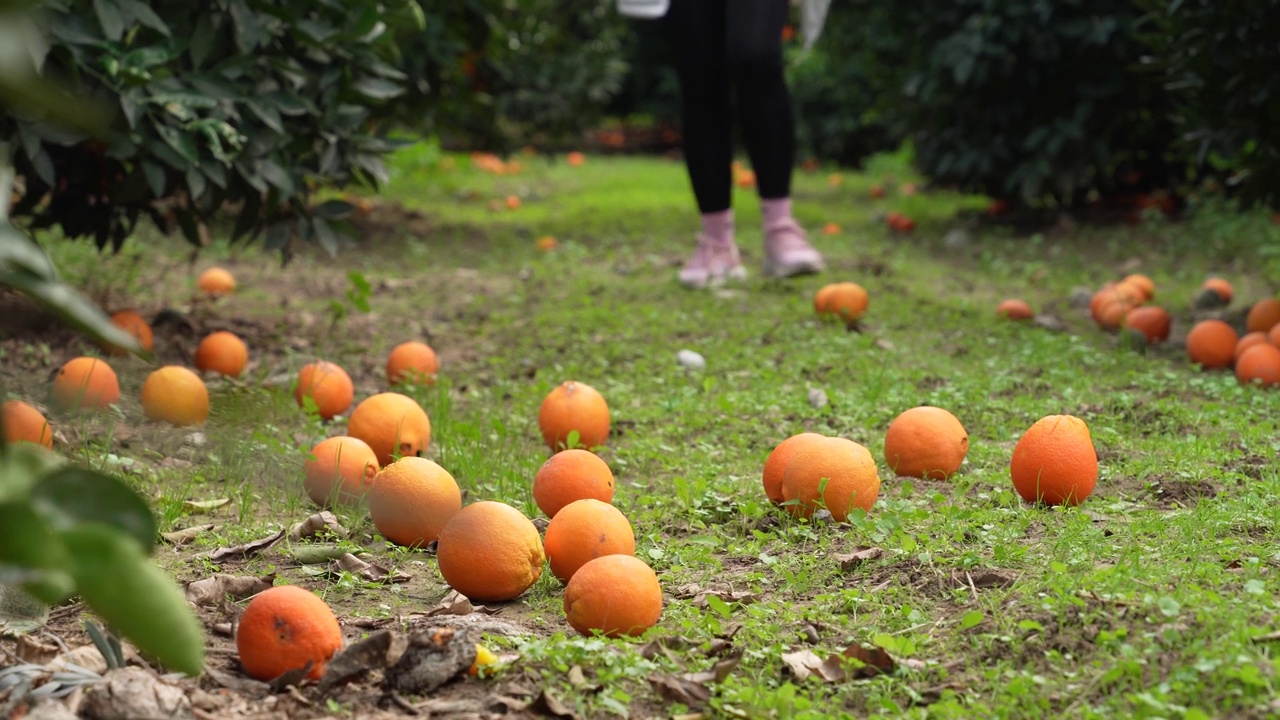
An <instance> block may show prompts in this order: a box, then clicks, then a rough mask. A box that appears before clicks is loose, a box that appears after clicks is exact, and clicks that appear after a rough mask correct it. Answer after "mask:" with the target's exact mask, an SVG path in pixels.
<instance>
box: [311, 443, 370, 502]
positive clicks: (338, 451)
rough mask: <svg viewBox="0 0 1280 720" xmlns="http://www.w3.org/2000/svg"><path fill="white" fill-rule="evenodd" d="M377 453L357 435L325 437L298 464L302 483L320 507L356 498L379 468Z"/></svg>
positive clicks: (368, 484) (312, 500) (354, 500)
mask: <svg viewBox="0 0 1280 720" xmlns="http://www.w3.org/2000/svg"><path fill="white" fill-rule="evenodd" d="M379 469H380V468H379V465H378V457H377V456H376V455H374V454H373V450H372V449H371V448H370V447H369V444H368V443H366V442H365V441H363V440H361V439H360V438H353V437H348V436H346V435H338V436H336V437H331V438H325V439H324V440H321V441H320V442H319V443H318V444H317V445H316V446H315V447H313V448H311V454H310V455H308V456H307V459H306V461H305V462H304V463H303V464H302V473H303V477H302V487H303V488H304V489H305V490H306V491H307V497H309V498H311V502H314V503H315V504H317V505H319V506H320V507H329V505H330V504H332V503H335V502H336V503H342V504H351V503H356V502H359V501H360V498H362V497H364V495H365V493H366V492H367V491H368V489H369V486H370V485H371V484H373V478H374V476H375V475H377V474H378V470H379Z"/></svg>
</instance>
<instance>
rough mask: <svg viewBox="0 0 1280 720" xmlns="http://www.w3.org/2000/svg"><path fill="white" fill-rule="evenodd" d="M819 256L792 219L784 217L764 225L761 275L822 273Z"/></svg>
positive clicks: (782, 275)
mask: <svg viewBox="0 0 1280 720" xmlns="http://www.w3.org/2000/svg"><path fill="white" fill-rule="evenodd" d="M823 267H824V266H823V263H822V255H821V254H820V253H819V252H818V251H817V250H815V249H814V247H813V246H812V245H810V244H809V241H808V240H807V239H806V238H805V234H804V230H803V229H801V227H800V225H799V224H797V223H796V221H795V220H793V219H791V218H787V219H786V220H784V221H782V222H779V223H777V224H775V225H772V226H770V227H768V228H765V233H764V275H765V277H772V278H784V277H792V276H795V275H811V274H813V273H817V272H822V269H823Z"/></svg>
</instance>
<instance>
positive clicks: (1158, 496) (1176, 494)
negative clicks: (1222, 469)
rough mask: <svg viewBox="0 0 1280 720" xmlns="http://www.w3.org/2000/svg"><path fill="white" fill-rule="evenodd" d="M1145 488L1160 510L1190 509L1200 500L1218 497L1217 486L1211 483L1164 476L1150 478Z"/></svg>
mask: <svg viewBox="0 0 1280 720" xmlns="http://www.w3.org/2000/svg"><path fill="white" fill-rule="evenodd" d="M1147 488H1148V496H1149V497H1150V498H1151V500H1152V501H1153V502H1154V503H1155V504H1156V505H1157V506H1159V507H1162V508H1174V507H1192V506H1194V505H1196V504H1197V503H1199V502H1200V501H1201V500H1211V499H1213V498H1215V497H1217V496H1218V486H1217V485H1214V484H1213V483H1212V482H1209V481H1203V482H1197V481H1195V480H1178V479H1175V478H1170V477H1167V476H1164V475H1156V476H1154V477H1152V478H1151V480H1150V483H1149V484H1148V486H1147Z"/></svg>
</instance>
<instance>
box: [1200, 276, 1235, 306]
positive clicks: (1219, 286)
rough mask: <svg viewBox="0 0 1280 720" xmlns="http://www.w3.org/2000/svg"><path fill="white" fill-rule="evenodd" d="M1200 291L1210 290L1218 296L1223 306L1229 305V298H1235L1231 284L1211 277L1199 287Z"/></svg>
mask: <svg viewBox="0 0 1280 720" xmlns="http://www.w3.org/2000/svg"><path fill="white" fill-rule="evenodd" d="M1200 289H1201V290H1212V291H1213V292H1215V293H1217V294H1218V298H1219V299H1221V301H1222V304H1223V305H1229V304H1230V303H1231V298H1232V297H1234V296H1235V290H1234V289H1232V287H1231V283H1229V282H1227V281H1226V280H1224V279H1222V278H1220V277H1211V278H1209V279H1208V280H1205V281H1204V282H1203V283H1201V285H1200Z"/></svg>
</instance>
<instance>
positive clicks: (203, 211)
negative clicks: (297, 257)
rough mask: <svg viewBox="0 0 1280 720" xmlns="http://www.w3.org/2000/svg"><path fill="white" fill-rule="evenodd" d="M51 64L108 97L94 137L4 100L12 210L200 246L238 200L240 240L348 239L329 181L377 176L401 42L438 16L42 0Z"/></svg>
mask: <svg viewBox="0 0 1280 720" xmlns="http://www.w3.org/2000/svg"><path fill="white" fill-rule="evenodd" d="M35 5H36V7H37V8H38V9H39V10H41V11H42V14H43V16H44V17H45V18H47V19H48V30H49V34H50V39H49V45H48V48H47V52H46V53H44V54H43V55H42V56H38V57H37V60H38V65H39V72H40V75H41V76H42V77H44V78H46V79H54V78H56V79H58V80H59V81H61V83H62V85H63V86H64V87H65V88H66V92H67V94H68V95H69V96H71V97H74V98H76V99H77V100H78V101H79V102H82V103H84V104H86V105H97V106H99V107H105V108H107V109H108V110H109V111H110V112H111V113H112V114H113V116H114V120H113V122H111V123H110V130H109V131H108V132H107V133H105V134H101V135H98V136H96V137H94V136H90V134H88V133H87V132H82V131H78V130H75V129H68V128H67V126H65V125H57V124H54V123H50V122H47V121H46V119H45V118H44V117H43V116H42V115H40V114H38V113H33V112H29V111H27V110H25V109H21V108H19V107H18V106H14V107H3V108H0V143H7V144H8V145H9V147H10V153H11V160H12V164H13V167H14V169H15V171H16V173H17V176H18V177H19V178H20V183H19V187H18V194H19V196H20V197H19V199H18V201H17V202H16V203H15V205H14V207H13V215H14V216H15V217H18V218H24V217H25V218H27V220H26V222H28V223H29V226H30V227H32V228H41V227H49V226H57V227H59V228H60V229H61V230H62V232H63V234H65V235H66V236H69V237H82V236H89V237H92V238H93V239H94V241H95V242H96V243H97V244H98V246H99V247H100V248H101V247H108V246H110V247H114V248H119V247H120V245H121V244H122V243H123V242H124V241H125V239H126V238H127V237H128V236H129V235H130V233H131V232H132V230H133V228H134V226H135V224H136V223H137V222H138V220H139V218H141V217H142V216H148V217H150V218H152V219H153V220H154V221H155V222H156V224H157V225H159V226H160V227H161V228H163V229H164V230H166V231H169V230H172V229H178V230H180V231H181V232H182V234H183V235H184V236H185V237H186V238H187V239H188V240H190V241H191V242H193V243H196V244H200V243H201V242H202V237H203V235H204V231H203V229H202V227H203V224H204V223H205V222H206V221H207V220H208V219H209V218H210V217H211V216H212V215H213V214H214V213H215V212H217V211H218V210H220V209H222V208H223V207H226V206H231V207H235V208H236V209H237V210H236V211H237V216H236V221H235V225H234V229H233V231H232V236H233V238H235V239H240V238H246V237H256V236H259V235H260V234H261V235H263V236H265V242H266V245H267V247H268V248H271V249H275V250H280V251H282V252H284V253H285V254H286V255H287V254H288V251H289V247H290V244H291V243H292V241H293V240H294V238H301V239H302V240H314V241H318V242H319V243H320V244H321V245H323V246H324V247H326V248H327V249H329V250H331V251H332V250H335V249H336V248H337V245H338V240H339V236H340V234H341V232H342V221H343V219H344V218H345V216H346V214H347V213H349V212H350V211H351V208H350V207H348V206H347V205H346V204H345V203H338V202H331V203H325V204H323V205H321V206H319V207H318V208H316V209H315V211H313V210H312V208H311V202H310V196H311V193H312V191H313V189H314V188H315V187H316V186H318V185H319V184H321V183H333V184H337V185H342V184H345V183H349V182H364V183H370V184H376V183H378V182H379V181H381V180H382V179H383V178H384V177H385V170H384V168H383V165H382V161H381V155H382V154H383V153H385V152H387V151H388V150H389V149H391V148H392V147H394V145H393V143H392V142H390V141H389V140H388V139H387V137H385V132H384V131H383V130H382V129H381V128H382V127H384V126H382V125H380V123H379V120H380V119H381V118H383V117H385V116H386V115H387V114H388V113H389V112H390V109H391V106H390V101H392V100H393V99H394V98H397V97H398V96H400V95H402V94H403V93H404V90H405V84H406V81H407V79H408V78H407V77H406V75H405V73H404V72H403V71H402V70H400V69H399V64H400V55H399V48H398V45H397V41H398V39H399V38H401V37H403V36H404V35H405V34H406V33H411V32H417V31H420V30H421V27H422V16H421V9H420V8H419V7H418V5H417V4H416V3H415V2H413V0H384V1H382V2H378V1H375V0H318V1H316V2H302V1H300V0H297V1H292V2H266V1H265V0H215V1H214V2H211V3H186V2H177V1H176V0H157V1H155V2H150V3H143V2H140V1H139V0H95V2H93V3H80V2H68V1H67V0H38V2H36V3H35Z"/></svg>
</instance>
